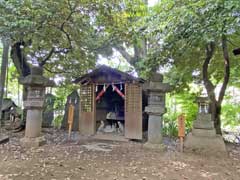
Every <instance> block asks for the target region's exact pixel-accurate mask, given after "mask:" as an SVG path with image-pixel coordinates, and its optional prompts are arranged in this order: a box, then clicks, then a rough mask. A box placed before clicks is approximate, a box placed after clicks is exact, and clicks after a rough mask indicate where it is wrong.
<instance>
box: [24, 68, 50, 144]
mask: <svg viewBox="0 0 240 180" xmlns="http://www.w3.org/2000/svg"><path fill="white" fill-rule="evenodd" d="M20 83H21V84H23V85H24V86H27V90H28V93H27V100H26V101H24V102H23V105H24V107H25V109H26V110H27V117H26V129H25V137H24V138H23V139H21V142H22V144H23V145H24V146H28V147H37V146H40V145H42V144H44V143H45V140H44V137H41V127H42V113H43V104H44V97H45V88H46V87H48V86H54V82H53V81H52V80H49V79H48V78H46V77H44V76H43V69H42V68H41V67H32V68H31V74H30V75H28V76H26V77H24V78H20Z"/></svg>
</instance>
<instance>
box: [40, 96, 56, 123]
mask: <svg viewBox="0 0 240 180" xmlns="http://www.w3.org/2000/svg"><path fill="white" fill-rule="evenodd" d="M54 102H55V96H54V95H52V94H50V93H48V94H46V95H45V100H44V105H43V122H42V127H44V128H49V127H52V121H53V119H54Z"/></svg>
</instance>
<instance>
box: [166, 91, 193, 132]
mask: <svg viewBox="0 0 240 180" xmlns="http://www.w3.org/2000/svg"><path fill="white" fill-rule="evenodd" d="M196 97H197V94H196V92H195V93H192V92H190V93H189V92H188V91H183V92H178V93H176V94H174V95H168V96H167V100H166V107H167V113H166V114H165V115H164V127H163V132H164V134H165V135H167V136H177V133H178V127H177V117H178V116H179V115H180V114H182V113H184V115H185V117H186V120H185V126H186V131H187V132H189V131H190V130H191V128H192V122H193V121H194V120H195V118H196V114H197V104H196V102H195V99H196Z"/></svg>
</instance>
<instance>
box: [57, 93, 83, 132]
mask: <svg viewBox="0 0 240 180" xmlns="http://www.w3.org/2000/svg"><path fill="white" fill-rule="evenodd" d="M79 103H80V97H79V95H78V92H77V91H76V90H75V91H73V92H72V93H71V94H69V95H68V96H67V102H66V104H65V113H64V117H63V120H62V123H61V128H62V129H68V110H69V106H70V104H72V105H73V106H74V115H73V125H72V131H79V106H80V105H79Z"/></svg>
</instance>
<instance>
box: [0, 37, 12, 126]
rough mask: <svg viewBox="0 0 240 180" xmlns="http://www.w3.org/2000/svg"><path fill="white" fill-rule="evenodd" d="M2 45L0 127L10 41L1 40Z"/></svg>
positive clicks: (6, 39)
mask: <svg viewBox="0 0 240 180" xmlns="http://www.w3.org/2000/svg"><path fill="white" fill-rule="evenodd" d="M2 44H3V54H2V66H1V78H0V118H1V125H2V123H3V122H2V110H1V109H2V103H3V96H4V87H5V82H6V72H7V64H8V52H9V46H10V40H9V39H8V38H2Z"/></svg>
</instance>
